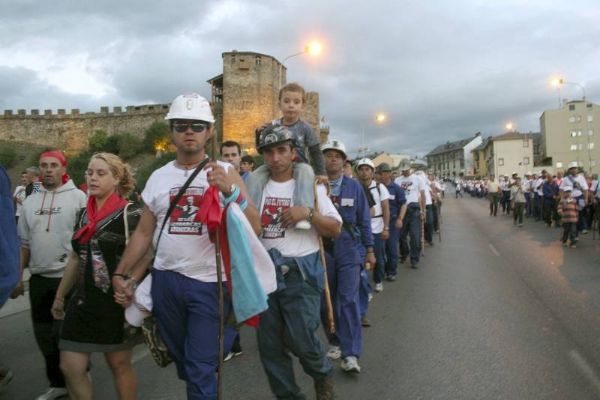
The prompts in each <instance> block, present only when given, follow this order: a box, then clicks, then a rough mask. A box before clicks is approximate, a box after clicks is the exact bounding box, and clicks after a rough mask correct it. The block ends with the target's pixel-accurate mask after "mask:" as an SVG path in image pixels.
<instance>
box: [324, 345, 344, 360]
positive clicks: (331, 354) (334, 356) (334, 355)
mask: <svg viewBox="0 0 600 400" xmlns="http://www.w3.org/2000/svg"><path fill="white" fill-rule="evenodd" d="M341 356H342V349H340V346H331V347H330V348H329V350H328V351H327V358H329V359H330V360H338V359H339V358H340V357H341Z"/></svg>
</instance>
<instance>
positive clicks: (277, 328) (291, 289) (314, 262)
mask: <svg viewBox="0 0 600 400" xmlns="http://www.w3.org/2000/svg"><path fill="white" fill-rule="evenodd" d="M269 254H270V255H271V258H272V259H273V262H274V264H275V267H276V272H277V291H276V292H274V293H271V294H270V295H269V308H268V309H267V310H266V311H265V312H264V313H262V314H261V315H260V325H259V327H258V329H257V330H256V337H257V339H258V351H259V353H260V360H261V362H262V364H263V368H264V370H265V372H266V374H267V378H268V380H269V385H270V387H271V391H272V392H273V393H274V394H275V396H277V398H278V399H293V400H300V399H305V398H306V397H305V396H304V395H303V394H302V393H301V391H300V388H299V387H298V385H297V384H296V379H295V378H294V364H293V362H292V358H291V357H290V354H289V352H292V353H293V354H294V355H295V356H297V357H298V359H299V361H300V364H301V365H302V368H303V369H304V372H306V373H307V374H308V375H310V376H311V377H312V378H313V379H315V380H322V379H325V378H328V377H329V376H331V374H332V373H333V367H332V366H331V362H330V361H329V359H328V358H327V357H326V355H325V348H324V346H323V344H322V343H321V340H320V339H319V337H318V336H317V330H318V329H319V325H320V321H319V317H320V308H321V294H322V292H323V289H324V287H325V286H324V285H325V276H324V274H323V266H322V265H321V261H320V260H319V252H316V253H312V254H309V255H307V256H304V257H295V258H287V257H283V256H282V255H281V253H280V252H279V251H277V250H276V249H271V250H270V251H269ZM283 265H286V266H287V267H288V268H289V271H288V272H287V273H286V274H285V275H284V274H282V269H281V267H282V266H283Z"/></svg>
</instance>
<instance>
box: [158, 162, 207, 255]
mask: <svg viewBox="0 0 600 400" xmlns="http://www.w3.org/2000/svg"><path fill="white" fill-rule="evenodd" d="M209 161H210V158H208V157H207V158H205V159H204V160H203V161H202V162H201V163H200V164H198V166H197V167H196V169H195V170H194V172H192V174H191V175H190V177H189V178H188V179H187V181H185V183H184V184H183V186H182V187H181V188H180V189H179V192H178V193H177V195H176V196H175V197H174V198H173V200H172V201H171V204H169V209H168V210H167V213H166V214H165V218H164V219H163V222H162V226H161V227H160V232H159V233H158V238H157V239H156V246H154V256H156V252H157V251H158V243H159V242H160V237H161V236H162V233H163V230H164V229H165V225H166V224H167V220H168V219H169V217H170V216H171V213H172V212H173V210H174V209H175V206H176V205H177V202H179V199H181V197H182V196H183V194H184V193H185V191H186V190H187V188H188V187H189V186H190V184H191V183H192V181H193V180H194V178H196V176H198V174H199V173H200V171H202V168H204V166H205V165H206V164H208V162H209Z"/></svg>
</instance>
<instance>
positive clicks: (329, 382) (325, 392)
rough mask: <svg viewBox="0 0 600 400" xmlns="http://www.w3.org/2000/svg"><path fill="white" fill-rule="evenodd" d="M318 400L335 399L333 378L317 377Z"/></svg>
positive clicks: (316, 391) (316, 390)
mask: <svg viewBox="0 0 600 400" xmlns="http://www.w3.org/2000/svg"><path fill="white" fill-rule="evenodd" d="M315 393H316V395H317V396H316V399H317V400H333V398H334V395H333V378H331V377H328V378H325V379H315Z"/></svg>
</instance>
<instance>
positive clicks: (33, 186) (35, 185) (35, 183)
mask: <svg viewBox="0 0 600 400" xmlns="http://www.w3.org/2000/svg"><path fill="white" fill-rule="evenodd" d="M25 172H27V181H28V182H29V183H28V184H27V187H26V188H25V194H26V195H27V197H29V196H31V195H32V194H33V193H37V192H39V190H40V188H41V186H42V183H41V182H40V175H41V173H40V168H39V167H36V166H31V167H29V168H27V169H26V170H25Z"/></svg>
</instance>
